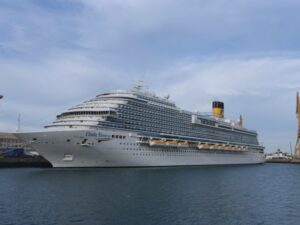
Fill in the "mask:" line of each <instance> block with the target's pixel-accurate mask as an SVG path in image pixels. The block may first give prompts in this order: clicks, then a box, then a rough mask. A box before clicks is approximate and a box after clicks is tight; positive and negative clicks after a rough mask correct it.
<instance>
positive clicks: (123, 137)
mask: <svg viewBox="0 0 300 225" xmlns="http://www.w3.org/2000/svg"><path fill="white" fill-rule="evenodd" d="M111 137H112V138H116V139H125V138H126V136H122V135H114V134H113V135H112V136H111Z"/></svg>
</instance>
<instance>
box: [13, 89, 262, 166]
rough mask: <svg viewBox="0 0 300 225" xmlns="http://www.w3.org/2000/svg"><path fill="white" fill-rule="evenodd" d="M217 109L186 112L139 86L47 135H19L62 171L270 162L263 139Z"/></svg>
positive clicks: (101, 99) (63, 119) (77, 110)
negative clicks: (89, 168)
mask: <svg viewBox="0 0 300 225" xmlns="http://www.w3.org/2000/svg"><path fill="white" fill-rule="evenodd" d="M213 106H214V107H213V115H214V116H207V115H204V114H200V113H193V112H190V111H186V110H182V109H180V108H179V107H177V106H176V105H175V103H174V102H173V101H171V100H170V99H169V98H168V97H165V98H161V97H158V96H156V95H155V94H153V93H150V92H148V91H144V90H143V89H142V86H141V85H138V86H136V87H134V88H133V89H131V90H128V91H111V92H107V93H102V94H99V95H97V96H96V97H95V98H93V99H90V100H88V101H85V102H83V103H82V104H79V105H77V106H75V107H72V108H70V109H69V110H67V111H65V112H62V113H61V114H59V115H58V116H57V119H56V120H55V121H54V122H53V123H52V124H50V125H47V126H45V130H44V131H42V132H32V133H18V134H17V135H18V136H20V137H21V138H23V139H25V140H27V141H28V142H30V143H31V145H32V146H33V147H34V148H35V149H36V150H37V151H38V152H39V153H40V154H42V155H43V156H44V157H45V158H46V159H48V160H49V161H50V162H51V163H52V165H53V166H57V167H118V166H177V165H209V164H250V163H262V162H264V154H263V150H264V148H263V147H262V146H261V145H259V143H258V139H257V133H256V132H255V131H253V130H249V129H246V128H244V127H243V126H242V121H241V120H240V121H232V120H227V119H224V104H223V103H221V102H214V103H213Z"/></svg>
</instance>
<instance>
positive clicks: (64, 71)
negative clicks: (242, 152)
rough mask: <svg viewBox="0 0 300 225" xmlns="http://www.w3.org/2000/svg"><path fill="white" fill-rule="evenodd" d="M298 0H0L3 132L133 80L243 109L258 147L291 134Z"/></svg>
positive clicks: (286, 140) (185, 99) (231, 110)
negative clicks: (257, 135)
mask: <svg viewBox="0 0 300 225" xmlns="http://www.w3.org/2000/svg"><path fill="white" fill-rule="evenodd" d="M299 11H300V1H298V0H265V1H261V0H231V1H226V0H109V1H107V0H14V1H11V0H0V79H1V80H0V94H1V95H4V98H3V99H2V100H0V131H9V132H12V131H15V130H16V129H17V126H18V125H17V120H18V116H19V115H21V129H22V130H38V129H41V128H42V127H43V125H46V124H49V123H51V122H52V121H53V120H54V119H55V116H56V115H57V114H59V113H60V112H62V111H63V110H65V109H67V108H70V107H71V106H74V105H76V104H78V103H80V102H82V101H84V100H87V99H90V98H92V97H94V96H95V95H96V94H99V93H102V92H105V91H109V90H115V89H130V88H131V87H132V86H134V85H135V84H136V83H137V82H138V81H139V80H143V81H144V83H145V85H146V86H147V88H148V89H149V90H151V91H153V92H155V93H157V95H159V96H166V95H167V94H169V95H170V98H171V99H172V100H173V101H175V102H176V104H177V106H178V107H180V108H183V109H186V110H190V111H203V112H209V111H211V102H212V101H213V100H221V101H224V102H225V116H226V117H228V118H232V119H237V118H239V116H240V114H242V115H243V117H244V122H245V127H247V128H250V129H254V130H257V131H258V133H259V141H260V142H261V143H263V145H264V146H266V152H272V151H275V150H276V149H278V148H281V149H282V150H283V151H287V152H289V151H290V143H291V146H292V147H294V145H295V141H296V132H297V123H296V115H295V102H296V101H295V97H296V92H297V91H298V90H300V41H299V40H300V29H299V24H300V14H299Z"/></svg>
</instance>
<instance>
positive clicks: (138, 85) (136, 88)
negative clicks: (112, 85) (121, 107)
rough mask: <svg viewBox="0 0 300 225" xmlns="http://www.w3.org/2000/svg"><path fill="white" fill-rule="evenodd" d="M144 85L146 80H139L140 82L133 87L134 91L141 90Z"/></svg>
mask: <svg viewBox="0 0 300 225" xmlns="http://www.w3.org/2000/svg"><path fill="white" fill-rule="evenodd" d="M143 87H144V81H143V80H139V81H138V83H137V84H136V85H135V86H134V87H133V88H132V89H133V90H134V91H140V90H142V89H143Z"/></svg>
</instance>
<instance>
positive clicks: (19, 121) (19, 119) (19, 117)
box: [17, 113, 21, 131]
mask: <svg viewBox="0 0 300 225" xmlns="http://www.w3.org/2000/svg"><path fill="white" fill-rule="evenodd" d="M20 130H21V114H20V113H19V115H18V129H17V131H20Z"/></svg>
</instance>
